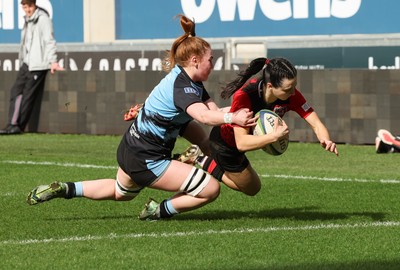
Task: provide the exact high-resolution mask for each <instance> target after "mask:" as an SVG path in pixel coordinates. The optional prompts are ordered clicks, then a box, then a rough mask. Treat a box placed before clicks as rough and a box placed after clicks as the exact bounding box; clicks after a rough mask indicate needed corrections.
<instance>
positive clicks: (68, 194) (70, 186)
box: [65, 182, 75, 199]
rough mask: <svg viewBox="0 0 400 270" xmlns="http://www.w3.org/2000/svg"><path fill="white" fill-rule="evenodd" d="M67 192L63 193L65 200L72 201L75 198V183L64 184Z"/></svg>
mask: <svg viewBox="0 0 400 270" xmlns="http://www.w3.org/2000/svg"><path fill="white" fill-rule="evenodd" d="M65 184H66V185H67V192H66V193H65V199H72V198H73V197H75V183H72V182H66V183H65Z"/></svg>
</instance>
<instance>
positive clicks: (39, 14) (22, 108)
mask: <svg viewBox="0 0 400 270" xmlns="http://www.w3.org/2000/svg"><path fill="white" fill-rule="evenodd" d="M21 5H22V9H23V10H24V12H25V16H24V19H25V24H24V27H23V29H22V32H21V43H20V50H19V55H18V57H19V62H20V63H21V67H20V69H19V72H18V75H17V78H16V81H15V83H14V85H13V86H12V88H11V93H10V106H9V114H8V123H7V126H6V127H5V129H2V130H0V135H12V134H22V133H23V132H24V130H25V127H26V125H27V124H28V122H29V119H30V117H31V114H32V111H33V108H34V105H35V103H36V99H37V98H38V97H41V96H42V93H43V90H44V85H45V80H46V75H47V72H48V71H49V70H50V71H51V73H52V74H53V73H54V72H55V71H56V70H63V68H62V67H60V66H59V65H58V63H57V55H56V41H55V39H54V35H53V23H52V20H51V19H50V17H49V14H48V13H47V11H46V10H44V9H42V8H40V7H39V6H37V5H36V0H22V1H21Z"/></svg>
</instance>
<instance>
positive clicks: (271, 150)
mask: <svg viewBox="0 0 400 270" xmlns="http://www.w3.org/2000/svg"><path fill="white" fill-rule="evenodd" d="M256 115H259V116H260V117H259V118H258V120H257V125H256V126H255V127H254V129H253V135H256V136H259V135H265V134H270V133H272V132H273V131H274V125H275V119H276V118H278V119H279V120H278V121H279V122H282V119H281V118H280V117H279V115H277V114H276V113H274V112H273V111H270V110H266V109H264V110H261V111H259V112H258V113H256ZM288 146H289V136H286V137H285V138H281V139H279V140H278V141H276V142H274V143H271V144H268V145H266V146H265V147H264V148H262V150H263V151H264V152H266V153H268V154H270V155H273V156H279V155H282V154H283V153H285V151H286V149H287V148H288Z"/></svg>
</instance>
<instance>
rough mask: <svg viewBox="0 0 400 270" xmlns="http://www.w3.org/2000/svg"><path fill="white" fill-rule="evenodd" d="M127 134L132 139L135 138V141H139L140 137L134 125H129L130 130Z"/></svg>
mask: <svg viewBox="0 0 400 270" xmlns="http://www.w3.org/2000/svg"><path fill="white" fill-rule="evenodd" d="M129 134H130V135H131V136H132V137H135V138H136V139H140V135H139V133H138V132H137V131H136V127H135V126H134V124H132V125H131V128H130V129H129Z"/></svg>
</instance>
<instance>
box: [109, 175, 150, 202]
mask: <svg viewBox="0 0 400 270" xmlns="http://www.w3.org/2000/svg"><path fill="white" fill-rule="evenodd" d="M142 189H143V187H133V188H132V187H125V186H124V185H123V184H121V182H120V181H119V180H118V178H117V181H115V200H117V201H130V200H133V199H134V198H136V196H137V195H139V193H140V191H141V190H142Z"/></svg>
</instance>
